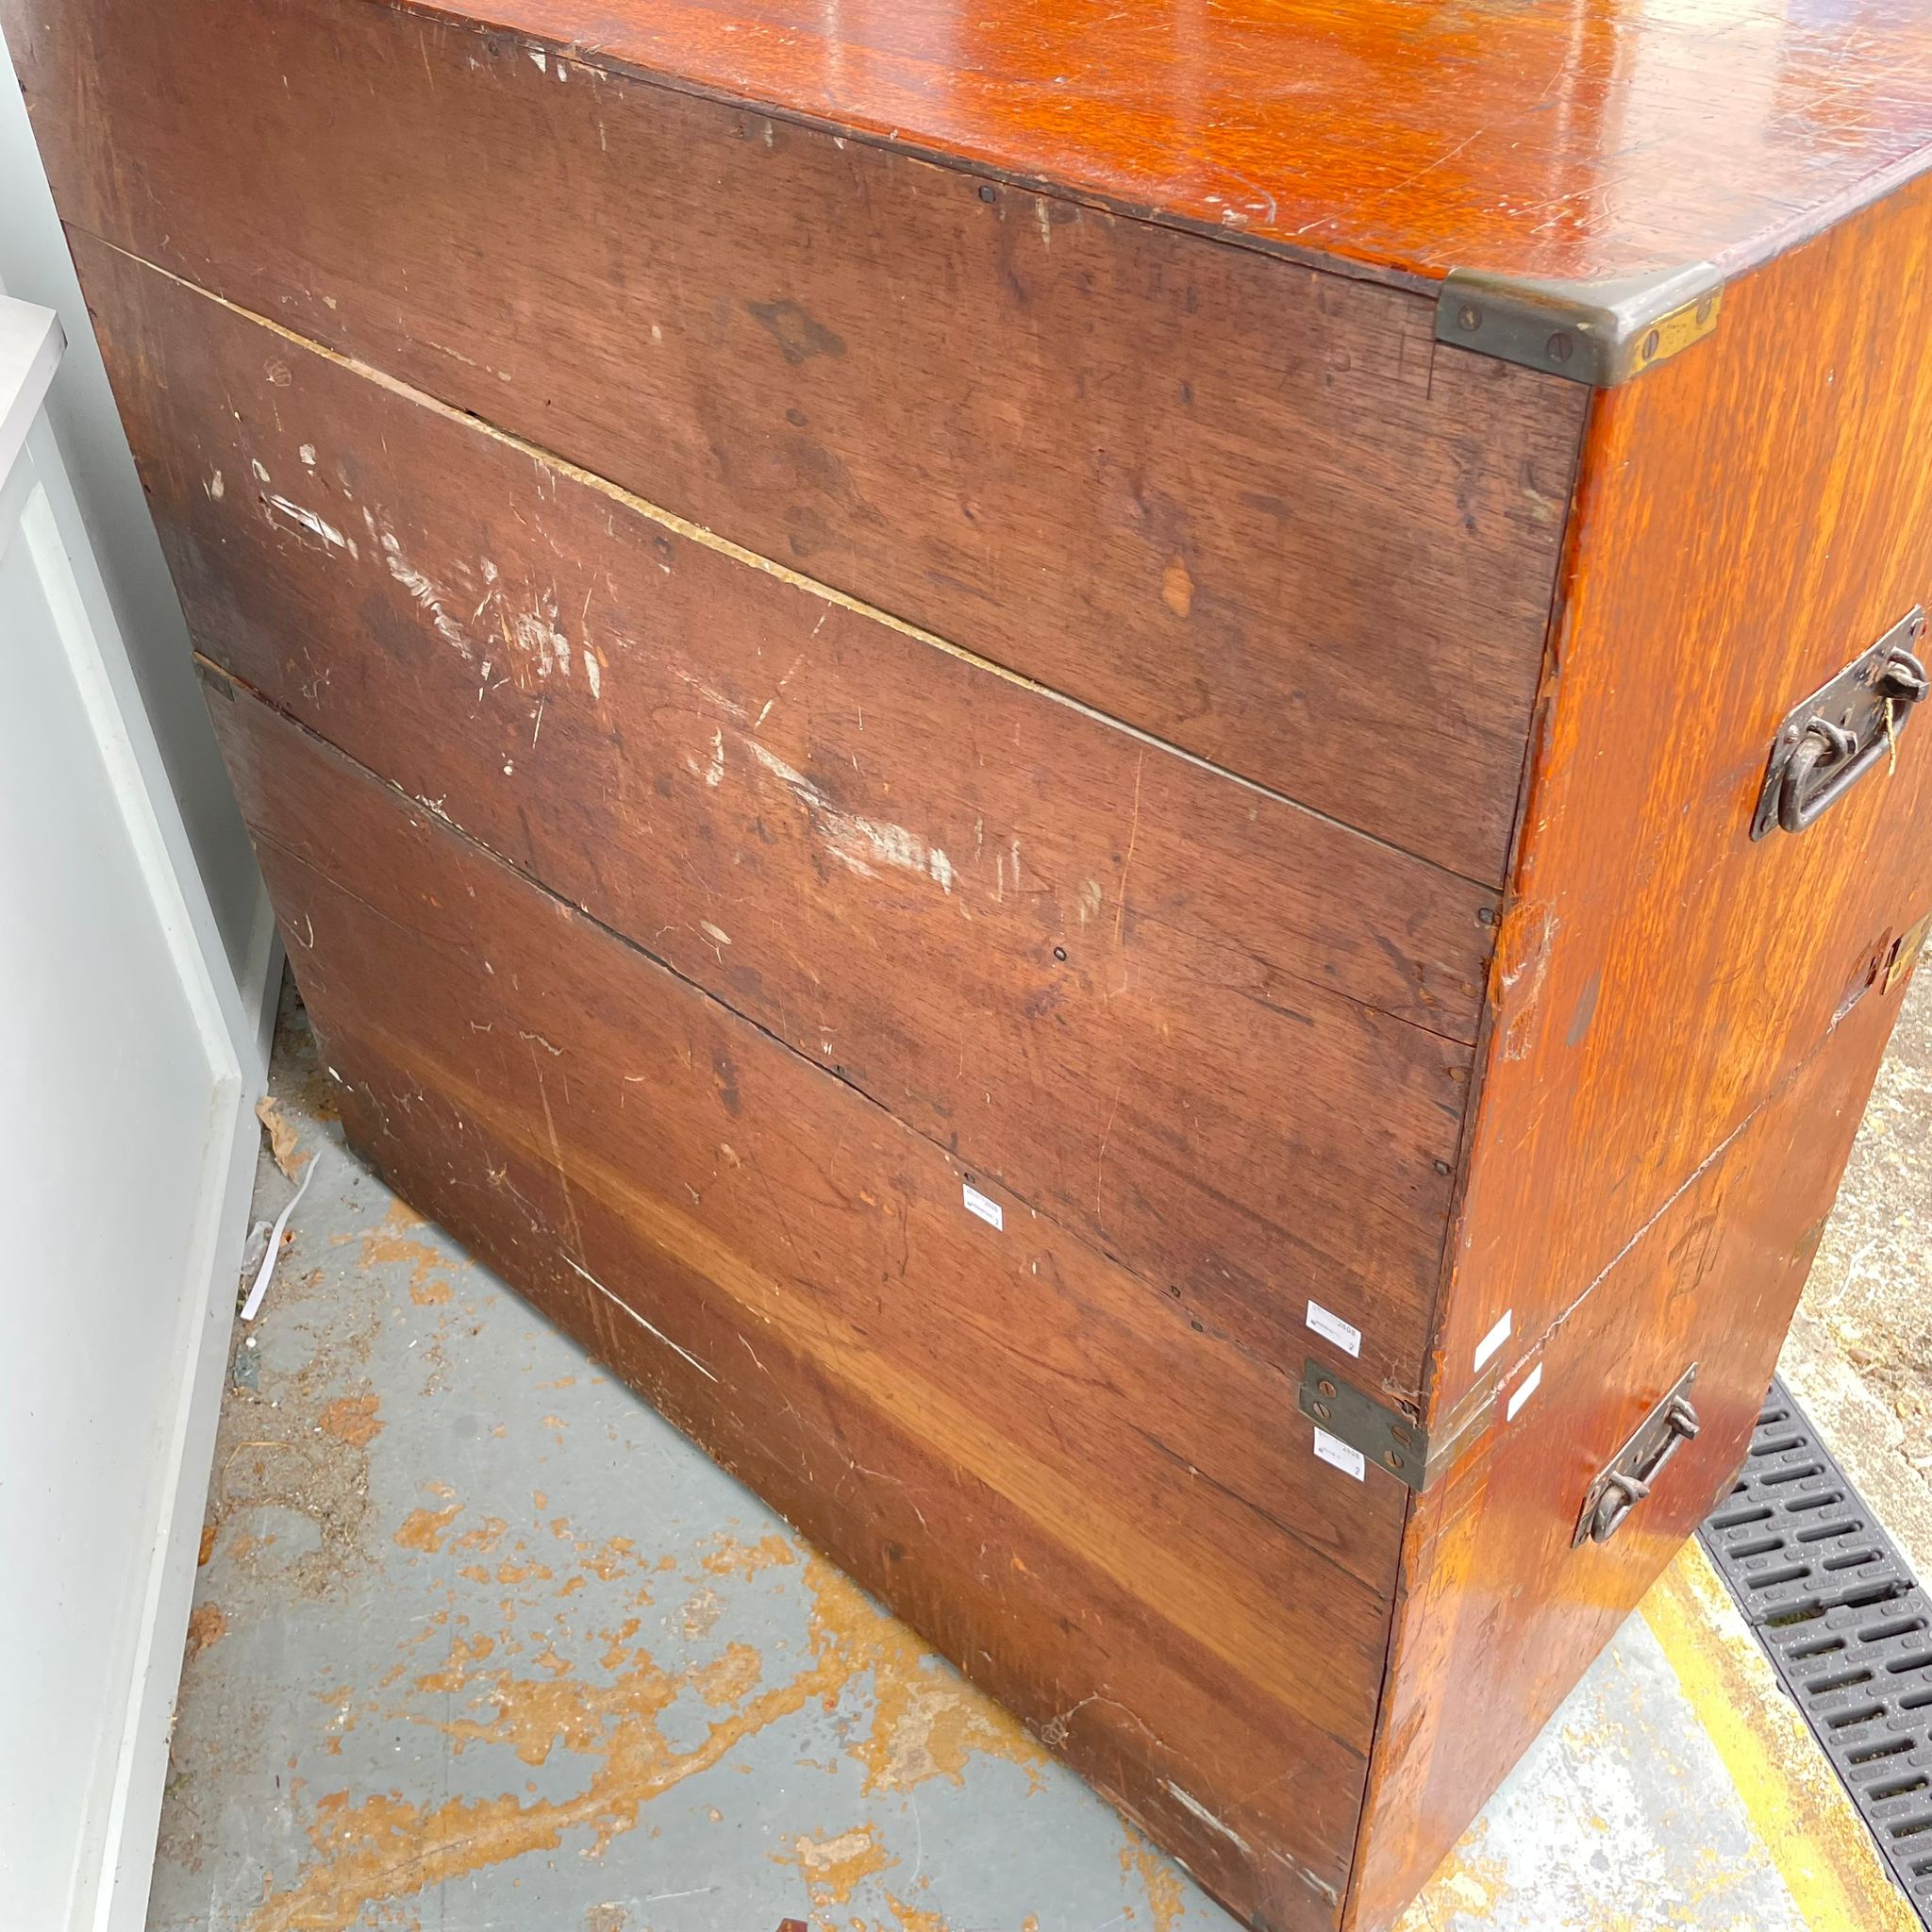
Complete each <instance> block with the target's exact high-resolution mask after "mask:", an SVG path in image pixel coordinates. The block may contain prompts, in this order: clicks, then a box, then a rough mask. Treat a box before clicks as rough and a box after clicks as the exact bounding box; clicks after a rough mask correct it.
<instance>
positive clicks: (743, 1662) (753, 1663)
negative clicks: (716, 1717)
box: [692, 1643, 765, 1706]
mask: <svg viewBox="0 0 1932 1932" xmlns="http://www.w3.org/2000/svg"><path fill="white" fill-rule="evenodd" d="M764 1668H765V1666H764V1659H763V1658H762V1657H759V1656H758V1652H757V1651H755V1650H754V1649H753V1648H752V1647H751V1645H750V1644H748V1643H732V1644H727V1645H726V1646H725V1648H724V1652H723V1654H722V1655H720V1656H718V1657H714V1658H713V1659H712V1660H711V1661H710V1662H709V1663H708V1664H707V1665H705V1667H704V1668H703V1669H702V1670H700V1671H698V1672H697V1673H695V1674H694V1676H693V1679H692V1681H693V1682H694V1683H695V1684H696V1685H697V1687H698V1695H699V1696H700V1697H702V1698H703V1699H704V1700H705V1702H706V1703H707V1704H710V1705H720V1706H722V1705H727V1704H737V1703H739V1702H741V1700H742V1699H743V1698H745V1697H747V1696H748V1695H749V1694H750V1693H751V1692H752V1691H756V1690H757V1689H758V1679H759V1678H760V1677H761V1676H762V1675H763V1674H764Z"/></svg>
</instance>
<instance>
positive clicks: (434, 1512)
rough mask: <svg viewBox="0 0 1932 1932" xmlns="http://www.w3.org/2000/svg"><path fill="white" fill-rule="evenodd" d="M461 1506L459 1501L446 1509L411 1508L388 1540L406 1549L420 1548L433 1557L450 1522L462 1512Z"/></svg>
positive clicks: (439, 1547) (446, 1532) (439, 1548)
mask: <svg viewBox="0 0 1932 1932" xmlns="http://www.w3.org/2000/svg"><path fill="white" fill-rule="evenodd" d="M462 1507H463V1506H462V1505H461V1504H460V1503H452V1504H451V1505H450V1506H449V1507H448V1508H447V1509H412V1510H410V1511H409V1513H408V1515H407V1516H406V1517H404V1518H403V1521H402V1525H401V1527H400V1528H398V1529H397V1531H396V1533H395V1534H394V1536H392V1537H391V1539H390V1541H391V1542H393V1543H397V1544H400V1545H401V1547H402V1548H404V1549H406V1550H422V1551H425V1553H426V1554H428V1555H429V1556H432V1557H433V1556H435V1555H436V1554H437V1552H438V1551H440V1550H441V1548H442V1540H443V1538H444V1536H445V1535H447V1534H448V1531H449V1526H450V1524H452V1523H454V1522H455V1521H456V1520H457V1518H458V1516H459V1515H460V1514H461V1513H462Z"/></svg>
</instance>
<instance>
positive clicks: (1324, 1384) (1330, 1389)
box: [1315, 1375, 1335, 1395]
mask: <svg viewBox="0 0 1932 1932" xmlns="http://www.w3.org/2000/svg"><path fill="white" fill-rule="evenodd" d="M1315 1387H1316V1388H1317V1389H1319V1390H1320V1391H1322V1393H1323V1394H1324V1395H1333V1394H1334V1393H1335V1384H1334V1383H1333V1382H1331V1381H1329V1379H1328V1378H1327V1377H1326V1376H1325V1375H1324V1376H1323V1378H1322V1379H1321V1380H1320V1381H1319V1382H1317V1383H1316V1384H1315Z"/></svg>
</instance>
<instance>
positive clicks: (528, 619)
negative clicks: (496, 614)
mask: <svg viewBox="0 0 1932 1932" xmlns="http://www.w3.org/2000/svg"><path fill="white" fill-rule="evenodd" d="M509 627H510V635H511V637H512V639H513V641H514V642H515V644H516V647H517V648H518V649H519V650H520V651H522V652H523V654H524V656H525V658H527V659H528V660H529V662H530V663H532V664H533V665H534V666H535V667H536V670H537V675H539V676H540V677H548V676H549V675H550V674H551V673H552V672H553V671H560V672H562V673H563V675H565V676H566V677H568V676H569V675H570V654H571V642H570V640H569V638H567V637H566V636H565V635H564V634H563V631H562V629H561V627H560V626H559V625H558V621H557V597H556V594H555V593H554V592H553V591H544V592H543V593H542V595H541V596H540V597H539V598H538V599H537V600H536V602H535V603H534V604H533V605H532V606H531V607H530V608H529V609H528V610H519V611H513V612H511V613H510V618H509Z"/></svg>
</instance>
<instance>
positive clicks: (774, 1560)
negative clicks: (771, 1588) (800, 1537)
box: [698, 1535, 798, 1576]
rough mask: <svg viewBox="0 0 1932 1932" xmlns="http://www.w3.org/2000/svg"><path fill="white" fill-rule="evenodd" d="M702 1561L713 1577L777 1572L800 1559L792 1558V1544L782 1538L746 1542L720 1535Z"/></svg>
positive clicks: (769, 1537)
mask: <svg viewBox="0 0 1932 1932" xmlns="http://www.w3.org/2000/svg"><path fill="white" fill-rule="evenodd" d="M698 1560H699V1562H700V1563H702V1564H703V1566H704V1567H705V1568H706V1569H707V1570H708V1571H709V1572H710V1573H711V1574H712V1575H713V1576H756V1575H757V1574H758V1572H759V1571H760V1570H772V1569H775V1568H777V1567H778V1566H779V1565H780V1564H784V1563H793V1562H796V1561H797V1560H798V1559H797V1557H794V1556H793V1555H792V1552H791V1544H790V1543H788V1542H787V1541H785V1539H784V1538H783V1537H781V1536H768V1537H762V1538H760V1539H759V1541H757V1542H755V1543H742V1542H740V1541H739V1540H738V1539H737V1538H736V1537H734V1536H724V1535H720V1536H718V1537H715V1538H713V1539H712V1547H711V1548H710V1549H709V1550H708V1551H707V1552H706V1553H705V1555H704V1556H702V1557H699V1559H698Z"/></svg>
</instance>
